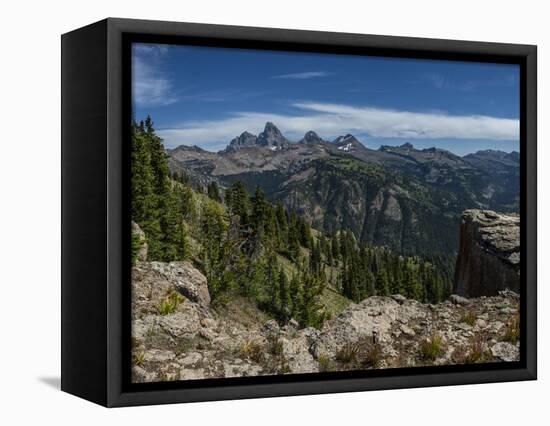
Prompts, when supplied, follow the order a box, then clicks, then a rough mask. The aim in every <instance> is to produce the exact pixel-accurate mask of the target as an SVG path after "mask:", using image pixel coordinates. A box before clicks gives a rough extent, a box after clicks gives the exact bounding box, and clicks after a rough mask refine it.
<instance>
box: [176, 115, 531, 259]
mask: <svg viewBox="0 0 550 426" xmlns="http://www.w3.org/2000/svg"><path fill="white" fill-rule="evenodd" d="M167 155H168V164H169V167H170V169H171V172H172V173H176V174H185V175H187V176H188V177H189V178H190V180H191V182H192V183H193V184H194V185H195V186H198V187H201V186H202V187H205V186H206V185H208V184H209V183H210V182H211V181H216V182H217V183H218V184H219V185H220V186H221V187H228V186H230V185H231V184H232V183H233V182H235V181H242V182H243V183H244V184H245V185H246V186H247V188H248V189H249V191H250V192H253V191H254V189H255V187H256V186H260V187H261V188H262V189H263V190H264V192H265V193H266V196H267V197H268V198H269V199H270V200H271V201H274V202H278V201H279V202H282V203H283V204H284V205H285V206H286V207H287V208H288V209H290V210H294V211H296V212H297V213H299V214H301V215H304V216H305V217H306V218H307V219H308V220H309V221H310V222H311V224H312V226H313V227H314V228H317V229H319V230H323V231H326V232H336V231H338V230H340V229H348V230H351V231H352V232H353V233H354V235H355V236H356V238H357V239H358V240H363V241H368V242H369V243H372V244H375V245H381V246H387V247H389V248H391V249H393V250H396V251H399V252H401V253H404V254H409V255H410V254H413V255H414V254H419V255H432V254H452V255H454V254H455V253H456V251H457V247H458V223H459V220H460V214H461V213H462V211H463V210H465V209H469V208H478V209H491V210H496V211H500V212H517V211H519V181H520V180H519V160H520V158H519V153H517V152H512V153H505V152H501V151H495V150H485V151H479V152H476V153H473V154H468V155H465V156H463V157H460V156H458V155H455V154H453V153H451V152H449V151H447V150H444V149H440V148H428V149H416V148H415V147H414V146H413V145H412V144H410V143H405V144H403V145H401V146H386V145H384V146H381V147H380V148H379V149H377V150H374V149H370V148H368V147H366V146H365V145H364V144H362V143H361V142H360V141H359V140H358V139H357V138H356V137H354V136H353V135H351V134H347V135H342V136H339V137H337V138H336V139H334V140H333V141H327V140H324V139H322V138H321V137H320V136H319V135H317V133H315V132H314V131H309V132H307V133H306V134H305V135H304V137H303V138H302V139H300V140H299V141H297V142H291V141H290V140H288V139H287V138H286V137H285V136H284V135H283V134H282V132H281V131H280V130H279V129H278V128H277V127H276V126H275V125H274V124H273V123H270V122H268V123H266V125H265V128H264V130H263V131H262V132H261V133H260V134H258V135H253V134H251V133H249V132H247V131H245V132H243V133H242V134H241V135H240V136H238V137H236V138H234V139H233V140H231V141H230V142H229V144H228V145H227V147H226V148H225V149H224V150H222V151H219V152H216V153H215V152H210V151H206V150H204V149H201V148H200V147H197V146H193V145H181V146H179V147H177V148H174V149H169V150H167Z"/></svg>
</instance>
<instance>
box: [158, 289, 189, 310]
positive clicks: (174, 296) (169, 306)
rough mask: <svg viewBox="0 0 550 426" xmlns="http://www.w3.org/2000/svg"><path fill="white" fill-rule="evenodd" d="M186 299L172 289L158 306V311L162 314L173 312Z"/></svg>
mask: <svg viewBox="0 0 550 426" xmlns="http://www.w3.org/2000/svg"><path fill="white" fill-rule="evenodd" d="M184 300H185V299H184V298H183V297H182V296H181V295H180V294H179V293H177V292H175V291H170V292H169V293H168V294H167V295H166V297H165V298H164V299H163V300H162V301H161V302H160V304H159V305H158V306H157V311H158V312H159V314H160V315H169V314H172V313H174V312H175V311H176V309H177V308H178V306H179V304H180V303H182V302H183V301H184Z"/></svg>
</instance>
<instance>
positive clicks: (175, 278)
mask: <svg viewBox="0 0 550 426" xmlns="http://www.w3.org/2000/svg"><path fill="white" fill-rule="evenodd" d="M151 267H152V269H153V270H154V271H156V272H158V273H159V274H161V275H162V276H164V277H165V278H166V279H167V280H169V281H170V282H171V283H172V284H173V286H174V287H175V289H176V290H177V291H178V292H180V293H181V294H182V295H184V296H185V297H187V298H188V299H189V300H191V301H192V302H196V303H198V304H199V305H201V306H208V305H209V304H210V293H209V292H208V283H207V281H206V277H205V276H204V275H203V274H202V273H201V272H200V271H199V270H198V269H197V268H195V267H194V266H193V265H192V264H191V262H187V261H184V262H170V263H164V262H151Z"/></svg>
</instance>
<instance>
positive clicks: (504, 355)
mask: <svg viewBox="0 0 550 426" xmlns="http://www.w3.org/2000/svg"><path fill="white" fill-rule="evenodd" d="M491 353H492V354H493V356H494V357H497V358H499V359H501V360H502V361H506V362H511V361H519V348H518V347H516V346H515V345H512V344H511V343H508V342H499V343H497V344H496V345H494V346H493V347H492V348H491Z"/></svg>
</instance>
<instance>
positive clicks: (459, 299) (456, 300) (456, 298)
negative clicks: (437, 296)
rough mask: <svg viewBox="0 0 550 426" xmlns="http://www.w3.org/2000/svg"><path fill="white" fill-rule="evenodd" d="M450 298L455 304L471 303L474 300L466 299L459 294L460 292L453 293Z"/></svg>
mask: <svg viewBox="0 0 550 426" xmlns="http://www.w3.org/2000/svg"><path fill="white" fill-rule="evenodd" d="M449 300H450V301H451V302H453V303H454V304H455V305H464V306H466V305H470V304H471V303H472V302H471V301H470V300H469V299H466V298H465V297H462V296H459V295H458V294H451V295H450V296H449Z"/></svg>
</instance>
